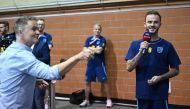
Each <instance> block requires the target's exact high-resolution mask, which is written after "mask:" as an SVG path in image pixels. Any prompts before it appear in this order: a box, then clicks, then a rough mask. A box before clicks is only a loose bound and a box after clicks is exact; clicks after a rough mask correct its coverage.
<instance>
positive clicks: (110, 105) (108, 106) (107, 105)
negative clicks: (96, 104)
mask: <svg viewBox="0 0 190 109" xmlns="http://www.w3.org/2000/svg"><path fill="white" fill-rule="evenodd" d="M106 107H107V108H111V107H113V104H112V101H111V100H110V99H108V100H107V103H106Z"/></svg>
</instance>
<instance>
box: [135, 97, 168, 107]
mask: <svg viewBox="0 0 190 109" xmlns="http://www.w3.org/2000/svg"><path fill="white" fill-rule="evenodd" d="M137 109H168V100H144V99H138V100H137Z"/></svg>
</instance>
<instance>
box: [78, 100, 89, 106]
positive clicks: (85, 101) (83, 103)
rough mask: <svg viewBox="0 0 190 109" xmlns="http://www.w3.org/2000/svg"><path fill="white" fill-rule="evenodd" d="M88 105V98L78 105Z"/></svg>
mask: <svg viewBox="0 0 190 109" xmlns="http://www.w3.org/2000/svg"><path fill="white" fill-rule="evenodd" d="M89 105H90V102H89V101H88V100H84V101H83V102H82V103H81V104H80V107H87V106H89Z"/></svg>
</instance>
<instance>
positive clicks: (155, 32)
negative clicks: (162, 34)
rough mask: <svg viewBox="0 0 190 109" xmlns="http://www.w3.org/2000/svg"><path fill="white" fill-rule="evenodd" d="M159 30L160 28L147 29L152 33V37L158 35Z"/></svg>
mask: <svg viewBox="0 0 190 109" xmlns="http://www.w3.org/2000/svg"><path fill="white" fill-rule="evenodd" d="M152 29H154V30H153V31H152ZM158 30H159V28H155V27H149V28H148V27H147V28H146V31H147V32H149V33H151V34H152V35H156V34H158Z"/></svg>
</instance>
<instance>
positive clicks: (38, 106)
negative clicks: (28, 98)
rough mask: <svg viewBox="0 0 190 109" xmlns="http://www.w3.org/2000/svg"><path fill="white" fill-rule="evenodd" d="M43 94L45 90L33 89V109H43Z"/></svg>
mask: <svg viewBox="0 0 190 109" xmlns="http://www.w3.org/2000/svg"><path fill="white" fill-rule="evenodd" d="M45 92H46V89H40V88H38V87H35V90H34V99H33V109H45V107H44V98H45Z"/></svg>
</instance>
